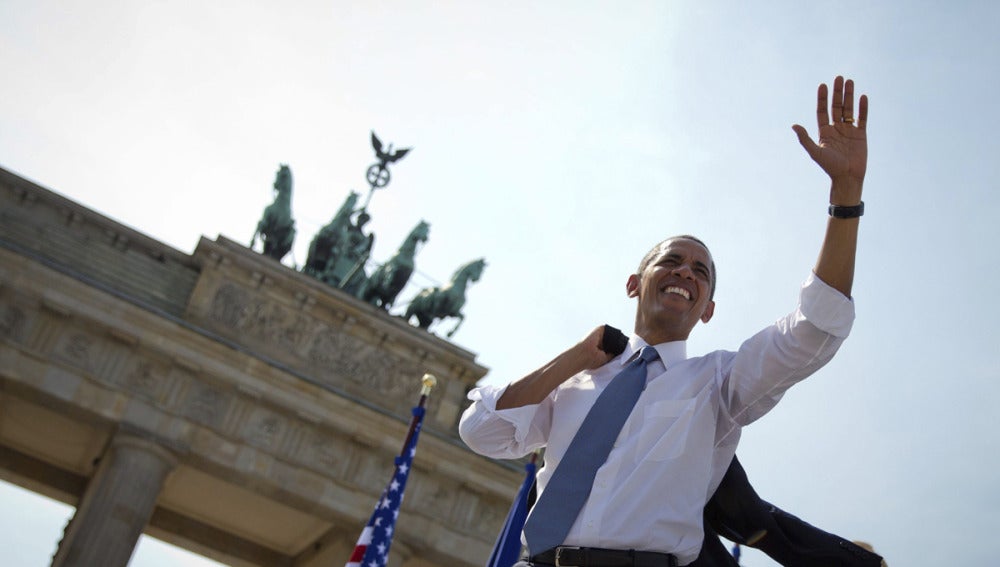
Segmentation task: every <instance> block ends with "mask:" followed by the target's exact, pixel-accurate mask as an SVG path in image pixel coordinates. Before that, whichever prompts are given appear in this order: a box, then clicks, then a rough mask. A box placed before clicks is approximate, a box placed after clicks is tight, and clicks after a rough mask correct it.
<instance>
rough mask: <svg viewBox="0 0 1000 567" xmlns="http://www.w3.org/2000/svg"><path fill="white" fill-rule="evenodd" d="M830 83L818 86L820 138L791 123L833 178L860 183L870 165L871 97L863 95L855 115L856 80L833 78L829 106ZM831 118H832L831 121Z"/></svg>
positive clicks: (811, 153)
mask: <svg viewBox="0 0 1000 567" xmlns="http://www.w3.org/2000/svg"><path fill="white" fill-rule="evenodd" d="M827 95H828V93H827V86H826V84H822V85H820V86H819V91H818V93H817V106H816V121H817V123H818V125H819V141H818V142H814V141H813V139H812V138H810V137H809V134H808V132H807V131H806V129H805V128H803V127H802V126H799V125H798V124H796V125H795V126H792V129H794V130H795V133H796V134H797V135H798V137H799V143H801V144H802V147H803V148H805V150H806V152H808V153H809V157H811V158H812V159H813V161H815V162H816V163H817V164H819V166H820V167H821V168H823V171H825V172H826V173H827V175H829V176H830V178H831V179H834V180H844V181H853V182H856V183H861V182H862V181H863V180H864V178H865V168H866V167H867V165H868V136H867V133H866V132H865V127H866V125H867V121H868V97H867V96H865V95H861V98H860V100H859V101H858V116H857V121H856V122H855V117H854V81H851V80H848V81H844V78H843V77H837V78H836V79H835V80H834V82H833V99H832V101H830V102H829V104H830V108H829V110H827V104H828V101H827V98H828V96H827ZM831 119H832V121H831Z"/></svg>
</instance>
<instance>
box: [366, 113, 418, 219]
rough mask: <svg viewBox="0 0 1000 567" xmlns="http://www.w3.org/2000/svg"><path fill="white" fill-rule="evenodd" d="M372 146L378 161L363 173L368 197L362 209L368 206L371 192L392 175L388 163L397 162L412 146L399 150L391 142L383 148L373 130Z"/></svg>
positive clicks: (386, 182) (386, 181) (387, 182)
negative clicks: (394, 148)
mask: <svg viewBox="0 0 1000 567" xmlns="http://www.w3.org/2000/svg"><path fill="white" fill-rule="evenodd" d="M372 148H373V149H374V150H375V157H376V158H377V159H378V163H375V164H372V166H371V167H369V168H368V172H367V173H366V174H365V178H366V179H367V180H368V186H369V188H370V189H369V191H368V198H367V199H365V204H364V206H363V207H361V208H362V209H365V208H367V207H368V203H369V202H370V201H371V199H372V193H374V192H375V190H376V189H381V188H382V187H385V186H386V185H388V184H389V180H390V179H391V178H392V176H391V175H390V174H389V164H390V163H394V162H397V161H399V160H401V159H403V157H404V156H406V154H407V153H409V152H410V150H411V149H412V148H403V149H400V150H393V149H392V144H389V147H388V148H384V147H383V145H382V140H379V139H378V136H376V135H375V131H374V130H373V131H372Z"/></svg>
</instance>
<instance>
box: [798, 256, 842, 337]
mask: <svg viewBox="0 0 1000 567" xmlns="http://www.w3.org/2000/svg"><path fill="white" fill-rule="evenodd" d="M799 312H800V313H802V315H803V316H804V317H805V318H806V320H807V321H809V322H810V323H812V324H813V325H815V326H816V328H818V329H819V330H821V331H823V332H825V333H829V334H831V335H833V336H835V337H837V338H840V339H845V338H847V335H849V334H850V333H851V327H852V326H853V325H854V300H853V299H851V298H850V297H847V296H846V295H844V294H843V293H840V292H839V291H837V290H836V289H834V288H833V287H830V286H829V285H828V284H827V283H826V282H824V281H823V280H821V279H820V278H818V277H817V276H816V274H814V273H812V272H810V273H809V277H808V278H806V281H805V283H803V284H802V291H801V293H800V295H799Z"/></svg>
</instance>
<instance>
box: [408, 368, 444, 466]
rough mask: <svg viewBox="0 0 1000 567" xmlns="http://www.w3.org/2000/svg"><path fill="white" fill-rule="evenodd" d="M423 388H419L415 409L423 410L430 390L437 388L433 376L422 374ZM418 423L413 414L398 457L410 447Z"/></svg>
mask: <svg viewBox="0 0 1000 567" xmlns="http://www.w3.org/2000/svg"><path fill="white" fill-rule="evenodd" d="M420 382H421V383H422V384H423V386H422V387H421V388H420V401H419V402H417V407H418V408H420V409H421V410H422V409H424V404H426V403H427V396H429V395H430V393H431V390H433V389H434V386H437V378H435V377H434V375H433V374H424V377H423V378H421V379H420ZM418 421H420V419H419V417H418V416H417V412H414V414H413V418H412V419H410V430H409V431H407V432H406V440H405V441H403V448H402V449H400V451H399V456H401V457H402V456H403V455H404V454H405V453H406V448H407V447H409V446H410V440H411V439H413V432H414V430H416V428H417V422H418Z"/></svg>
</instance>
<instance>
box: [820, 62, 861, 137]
mask: <svg viewBox="0 0 1000 567" xmlns="http://www.w3.org/2000/svg"><path fill="white" fill-rule="evenodd" d="M827 95H828V90H827V86H826V84H825V83H824V84H821V85H820V86H819V91H818V96H817V97H816V98H817V100H816V121H817V123H818V124H819V127H820V128H823V127H824V126H829V125H830V124H837V123H838V122H841V123H847V124H855V123H856V124H857V126H858V128H860V129H862V130H864V128H865V124H866V122H867V121H868V97H867V96H865V95H861V98H860V99H859V100H858V114H857V117H855V114H854V81H852V80H850V79H848V80H846V81H845V80H844V78H843V77H841V76H839V75H838V76H837V78H836V79H834V80H833V96H832V97H830V98H831V99H830V101H829V104H830V110H829V112H827V106H826V105H827Z"/></svg>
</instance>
